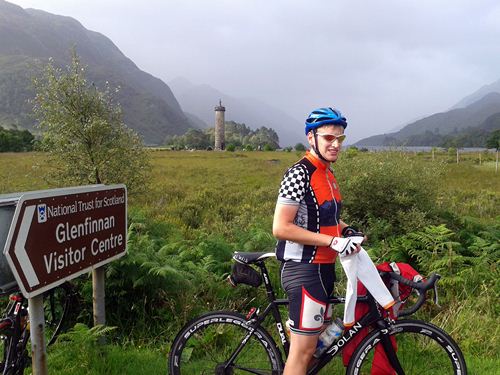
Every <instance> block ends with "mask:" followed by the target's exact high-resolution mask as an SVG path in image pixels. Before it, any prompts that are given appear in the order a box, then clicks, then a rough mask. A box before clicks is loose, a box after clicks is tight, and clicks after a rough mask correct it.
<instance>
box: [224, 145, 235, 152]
mask: <svg viewBox="0 0 500 375" xmlns="http://www.w3.org/2000/svg"><path fill="white" fill-rule="evenodd" d="M235 150H236V146H235V145H233V144H232V143H231V144H228V145H227V147H226V151H229V152H234V151H235Z"/></svg>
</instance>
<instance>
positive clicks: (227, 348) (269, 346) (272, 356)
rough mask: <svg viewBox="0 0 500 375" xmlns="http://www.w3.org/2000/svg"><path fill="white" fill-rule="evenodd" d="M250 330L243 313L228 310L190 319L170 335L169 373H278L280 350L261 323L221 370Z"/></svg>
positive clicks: (280, 364) (228, 374)
mask: <svg viewBox="0 0 500 375" xmlns="http://www.w3.org/2000/svg"><path fill="white" fill-rule="evenodd" d="M251 330H252V327H250V325H248V323H247V320H246V318H245V317H244V316H243V315H241V314H238V313H235V312H230V311H215V312H211V313H208V314H204V315H202V316H200V317H197V318H195V319H192V320H191V321H189V322H188V323H187V324H186V325H185V326H184V327H183V328H182V329H181V330H180V332H179V333H178V334H177V336H176V338H175V339H174V342H173V344H172V347H171V350H170V354H169V358H168V369H169V373H170V374H171V375H191V374H217V375H236V374H272V375H278V374H281V373H282V371H283V361H282V359H281V352H280V351H279V349H278V348H277V346H276V343H275V342H274V340H273V338H272V337H271V336H270V335H269V333H268V332H267V331H266V330H265V329H264V328H262V327H258V328H257V329H256V330H255V331H254V333H253V334H252V335H251V336H250V338H249V339H248V340H247V341H246V343H245V346H244V347H243V349H242V350H241V352H240V353H239V355H238V356H237V357H236V359H235V361H234V364H232V365H231V366H229V367H228V368H227V369H225V370H224V366H225V365H226V364H227V362H228V360H229V357H230V356H231V354H232V353H233V352H234V351H235V349H236V348H237V347H238V345H240V343H241V342H242V340H243V339H244V337H245V336H246V335H247V334H248V333H249V332H250V331H251Z"/></svg>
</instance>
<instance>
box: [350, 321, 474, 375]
mask: <svg viewBox="0 0 500 375" xmlns="http://www.w3.org/2000/svg"><path fill="white" fill-rule="evenodd" d="M389 335H390V336H392V337H393V338H395V339H396V345H395V352H396V357H397V359H398V361H399V363H400V365H401V368H402V370H403V372H402V373H403V374H405V375H417V374H418V375H421V374H426V375H434V374H435V375H451V374H454V375H466V374H467V368H466V365H465V359H464V356H463V354H462V352H461V351H460V348H459V347H458V345H457V344H456V343H455V341H453V339H452V338H451V337H450V336H449V335H448V334H447V333H446V332H444V331H443V330H442V329H441V328H439V327H436V326H435V325H433V324H430V323H427V322H423V321H419V320H401V321H398V322H396V323H395V324H394V325H393V326H392V327H391V329H390V332H389ZM381 338H382V332H381V331H380V330H375V331H373V332H371V333H370V334H368V336H367V337H365V339H364V340H363V341H362V342H361V344H359V346H358V347H357V349H356V350H355V352H354V353H353V355H352V358H351V360H350V361H349V366H348V367H347V374H356V375H365V374H366V375H370V374H371V373H372V372H371V371H372V366H373V367H374V369H375V368H377V369H378V371H379V372H377V373H384V374H386V373H387V374H396V373H397V372H395V371H392V372H391V370H390V366H389V365H388V362H387V361H386V360H385V359H383V357H385V353H384V349H383V347H382V344H381V343H380V341H381ZM388 366H389V370H387V367H388ZM383 369H386V370H383Z"/></svg>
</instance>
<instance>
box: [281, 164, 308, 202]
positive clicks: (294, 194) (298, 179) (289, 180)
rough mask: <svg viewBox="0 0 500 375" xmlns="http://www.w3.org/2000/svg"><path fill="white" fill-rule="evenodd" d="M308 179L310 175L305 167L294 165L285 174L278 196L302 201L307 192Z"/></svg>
mask: <svg viewBox="0 0 500 375" xmlns="http://www.w3.org/2000/svg"><path fill="white" fill-rule="evenodd" d="M308 180H309V177H308V175H307V172H306V170H305V169H304V168H303V167H301V166H298V165H295V166H293V167H292V168H290V169H289V170H288V171H287V172H286V173H285V176H283V180H282V181H281V186H280V191H279V193H278V196H279V197H281V198H286V199H292V200H294V201H296V202H300V201H301V200H302V199H304V196H305V194H306V185H307V183H308Z"/></svg>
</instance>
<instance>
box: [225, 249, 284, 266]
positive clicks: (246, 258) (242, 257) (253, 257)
mask: <svg viewBox="0 0 500 375" xmlns="http://www.w3.org/2000/svg"><path fill="white" fill-rule="evenodd" d="M275 256H276V254H275V253H250V252H248V253H247V252H239V251H235V253H234V255H233V259H234V260H235V261H237V262H239V263H243V264H252V263H255V262H258V261H259V260H263V259H266V258H270V257H275Z"/></svg>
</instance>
